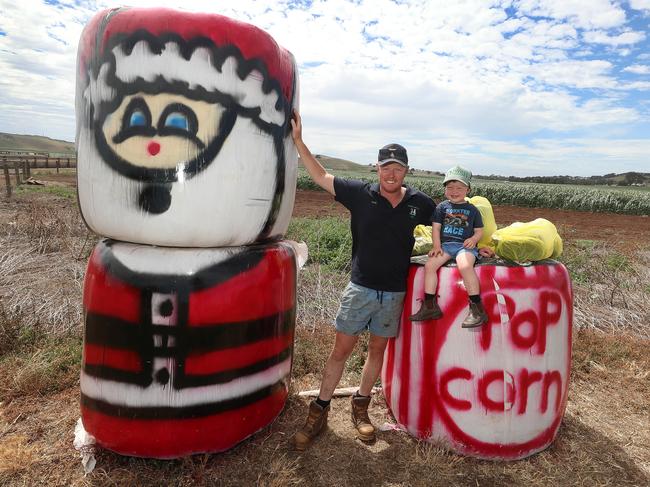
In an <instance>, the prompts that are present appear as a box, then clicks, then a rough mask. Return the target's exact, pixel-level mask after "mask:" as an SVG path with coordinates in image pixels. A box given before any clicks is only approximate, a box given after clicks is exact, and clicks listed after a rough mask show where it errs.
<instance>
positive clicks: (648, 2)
mask: <svg viewBox="0 0 650 487" xmlns="http://www.w3.org/2000/svg"><path fill="white" fill-rule="evenodd" d="M630 7H632V8H633V9H634V10H648V11H650V0H630Z"/></svg>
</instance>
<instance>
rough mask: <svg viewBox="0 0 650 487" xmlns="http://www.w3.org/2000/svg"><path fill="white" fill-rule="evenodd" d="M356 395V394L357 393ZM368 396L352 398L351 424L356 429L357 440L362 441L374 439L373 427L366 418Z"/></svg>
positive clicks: (368, 402)
mask: <svg viewBox="0 0 650 487" xmlns="http://www.w3.org/2000/svg"><path fill="white" fill-rule="evenodd" d="M357 394H358V393H357ZM369 404H370V396H368V397H365V396H358V395H356V394H355V395H354V396H352V422H353V423H354V426H355V427H356V428H357V433H358V436H359V439H360V440H362V441H372V440H374V439H375V427H374V426H373V425H372V423H371V422H370V418H369V417H368V405H369Z"/></svg>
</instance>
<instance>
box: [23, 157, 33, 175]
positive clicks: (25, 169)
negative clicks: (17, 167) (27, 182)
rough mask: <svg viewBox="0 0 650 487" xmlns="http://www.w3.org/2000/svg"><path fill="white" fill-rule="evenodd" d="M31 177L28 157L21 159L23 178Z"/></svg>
mask: <svg viewBox="0 0 650 487" xmlns="http://www.w3.org/2000/svg"><path fill="white" fill-rule="evenodd" d="M30 177H32V172H31V171H30V170H29V159H25V160H24V161H23V178H30Z"/></svg>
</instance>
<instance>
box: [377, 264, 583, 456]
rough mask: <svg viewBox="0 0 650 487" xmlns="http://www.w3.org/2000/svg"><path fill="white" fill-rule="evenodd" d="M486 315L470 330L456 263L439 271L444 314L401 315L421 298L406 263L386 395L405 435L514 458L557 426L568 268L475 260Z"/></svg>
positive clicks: (566, 349) (565, 350)
mask: <svg viewBox="0 0 650 487" xmlns="http://www.w3.org/2000/svg"><path fill="white" fill-rule="evenodd" d="M476 273H477V276H478V278H479V281H480V285H481V296H482V297H483V303H484V305H485V309H486V311H487V314H488V318H489V319H488V323H487V324H485V325H483V326H482V327H480V328H475V329H473V330H467V329H464V328H461V323H462V321H463V319H464V318H465V316H466V315H467V308H468V304H467V291H466V290H465V288H464V287H463V284H462V277H461V275H460V272H459V271H458V268H457V267H455V266H451V265H447V266H443V267H441V268H440V270H439V274H438V277H439V283H440V287H439V294H440V297H439V298H438V304H439V305H440V307H441V309H442V311H443V316H442V317H441V318H440V319H438V320H435V321H434V320H432V321H429V322H423V323H416V322H412V321H410V320H409V319H408V318H407V317H408V316H409V315H410V314H411V313H413V312H414V310H416V309H418V308H419V306H420V301H421V299H422V298H423V296H424V266H422V265H416V264H414V265H411V269H410V271H409V277H408V280H407V290H406V297H405V299H404V312H403V314H402V319H401V323H400V328H399V332H398V335H397V336H396V337H395V338H391V339H390V340H389V341H388V345H387V347H386V353H385V356H384V362H383V369H382V378H381V381H382V384H383V387H384V397H385V398H386V403H387V405H388V407H389V408H390V410H391V412H392V414H393V416H394V417H395V420H396V421H397V423H398V425H399V426H400V427H401V428H403V429H405V430H407V431H408V432H409V433H410V434H411V435H413V436H415V437H416V438H419V439H421V440H425V441H430V442H433V443H435V444H436V445H444V446H447V447H448V448H450V449H451V450H453V451H455V452H457V453H460V454H463V455H469V456H472V457H478V458H486V459H490V460H516V459H520V458H525V457H527V456H530V455H532V454H534V453H536V452H538V451H541V450H543V449H545V448H547V447H548V446H549V445H550V444H551V443H552V442H553V440H554V439H555V437H556V435H557V434H558V431H559V428H560V423H561V421H562V417H563V415H564V411H565V408H566V404H567V398H568V392H569V379H570V376H571V370H570V369H571V335H572V323H573V294H572V291H571V280H570V277H569V273H568V271H567V270H566V268H565V267H564V266H563V265H562V264H561V263H559V262H555V261H551V260H547V261H544V262H540V263H535V264H533V265H531V266H526V267H524V266H513V265H508V264H504V263H501V264H491V263H485V264H479V265H477V266H476Z"/></svg>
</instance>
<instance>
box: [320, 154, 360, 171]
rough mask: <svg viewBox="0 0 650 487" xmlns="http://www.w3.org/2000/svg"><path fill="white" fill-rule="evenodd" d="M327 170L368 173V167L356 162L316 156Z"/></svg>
mask: <svg viewBox="0 0 650 487" xmlns="http://www.w3.org/2000/svg"><path fill="white" fill-rule="evenodd" d="M314 157H315V158H316V159H318V161H319V162H320V163H321V164H322V165H323V167H325V168H326V169H332V170H335V171H367V170H368V166H364V165H363V164H357V163H356V162H352V161H347V160H345V159H338V158H336V157H329V156H323V155H321V154H316V155H315V156H314Z"/></svg>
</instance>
